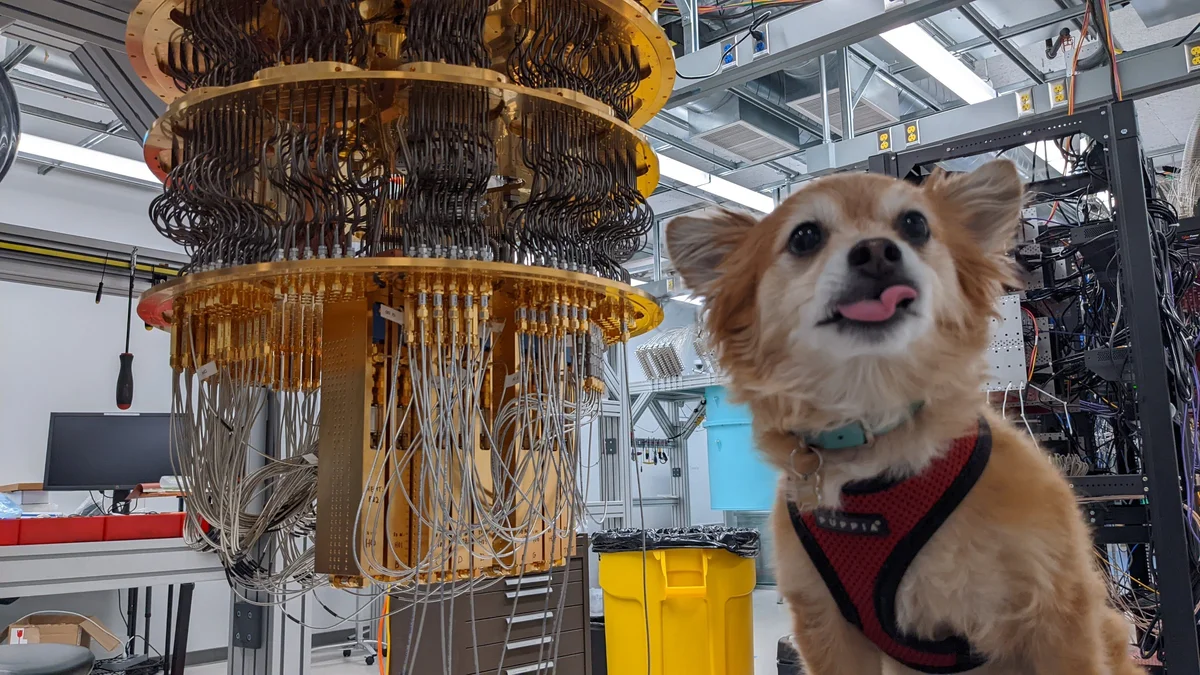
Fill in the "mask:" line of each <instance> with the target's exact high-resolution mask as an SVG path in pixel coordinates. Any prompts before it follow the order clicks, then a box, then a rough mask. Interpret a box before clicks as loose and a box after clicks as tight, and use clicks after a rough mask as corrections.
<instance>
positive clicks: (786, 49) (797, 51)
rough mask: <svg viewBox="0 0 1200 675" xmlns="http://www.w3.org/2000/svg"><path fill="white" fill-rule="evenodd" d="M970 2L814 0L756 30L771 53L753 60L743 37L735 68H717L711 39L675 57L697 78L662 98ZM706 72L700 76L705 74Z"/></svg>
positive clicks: (689, 93) (734, 80) (724, 83)
mask: <svg viewBox="0 0 1200 675" xmlns="http://www.w3.org/2000/svg"><path fill="white" fill-rule="evenodd" d="M969 1H970V0H909V2H907V3H905V4H904V5H902V6H900V7H898V8H896V9H892V10H889V11H885V10H884V8H883V3H882V2H880V0H837V1H836V2H818V3H815V4H813V5H809V6H807V7H801V8H800V9H797V10H793V11H791V12H788V13H787V14H784V15H782V16H780V17H779V18H778V19H773V20H771V21H767V22H766V23H765V24H763V26H762V28H761V29H760V30H763V31H765V32H766V33H767V35H768V37H769V41H770V44H771V52H770V53H769V54H766V55H764V56H759V57H758V58H754V45H753V40H743V41H742V42H741V44H740V45H738V46H737V47H736V48H735V50H734V51H735V52H736V55H737V64H738V65H736V66H729V67H725V68H722V67H721V56H722V53H723V52H724V50H725V46H724V45H722V43H720V42H718V43H714V44H711V45H708V46H707V47H705V48H703V49H701V50H699V51H695V52H692V53H691V54H687V55H685V56H683V57H681V58H679V59H678V60H677V61H676V71H677V72H679V73H682V74H684V75H692V76H702V77H703V79H699V80H696V79H685V78H684V77H680V78H677V79H676V80H675V92H674V94H672V95H671V98H670V100H669V101H668V102H667V107H674V106H679V105H683V104H685V103H690V102H692V101H696V100H699V99H701V98H704V97H705V96H708V95H710V94H712V93H715V92H718V91H723V90H727V89H729V88H730V87H733V86H736V85H739V84H742V83H744V82H748V81H750V80H753V79H756V78H759V77H762V76H763V75H766V74H768V73H773V72H775V71H778V70H780V69H782V68H787V67H789V66H791V65H794V64H796V63H799V62H802V61H807V60H809V59H812V58H815V57H818V56H820V55H821V54H826V53H829V52H833V51H836V50H838V49H840V48H842V47H846V46H849V45H853V44H857V43H859V42H862V41H863V40H866V39H867V38H872V37H876V36H878V35H879V34H880V33H881V32H883V31H887V30H891V29H892V28H897V27H899V26H903V25H905V24H909V23H912V22H914V21H919V20H921V19H927V18H929V17H931V16H934V15H937V14H940V13H942V12H945V11H947V10H950V9H955V8H957V7H961V6H963V5H965V4H967V2H969ZM708 73H712V74H711V75H707V76H704V75H705V74H708Z"/></svg>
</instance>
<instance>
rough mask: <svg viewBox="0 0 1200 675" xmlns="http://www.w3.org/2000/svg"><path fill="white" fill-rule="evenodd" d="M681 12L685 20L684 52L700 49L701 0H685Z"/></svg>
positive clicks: (688, 52)
mask: <svg viewBox="0 0 1200 675" xmlns="http://www.w3.org/2000/svg"><path fill="white" fill-rule="evenodd" d="M682 5H683V9H682V11H681V12H680V13H679V15H680V17H681V18H682V20H683V53H685V54H690V53H692V52H694V51H696V50H697V49H700V0H683V2H682Z"/></svg>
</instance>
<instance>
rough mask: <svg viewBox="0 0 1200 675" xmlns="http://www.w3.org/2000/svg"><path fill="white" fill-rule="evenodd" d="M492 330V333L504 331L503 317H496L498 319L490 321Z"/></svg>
mask: <svg viewBox="0 0 1200 675" xmlns="http://www.w3.org/2000/svg"><path fill="white" fill-rule="evenodd" d="M492 332H493V333H503V332H504V320H503V319H498V320H496V321H493V322H492Z"/></svg>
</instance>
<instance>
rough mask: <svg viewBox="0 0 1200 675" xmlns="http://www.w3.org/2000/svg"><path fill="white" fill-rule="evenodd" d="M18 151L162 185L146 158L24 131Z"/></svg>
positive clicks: (85, 168) (69, 164) (89, 169)
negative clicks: (122, 155)
mask: <svg viewBox="0 0 1200 675" xmlns="http://www.w3.org/2000/svg"><path fill="white" fill-rule="evenodd" d="M17 153H18V154H19V155H20V156H22V157H25V158H32V159H38V160H42V161H45V162H60V163H62V164H65V165H68V166H73V167H76V168H79V169H83V170H86V171H94V172H96V173H102V174H109V175H113V176H120V177H122V178H131V179H133V180H137V181H144V182H146V183H153V184H155V185H161V184H162V181H160V180H159V179H158V176H155V175H154V172H153V171H151V170H150V168H149V167H147V166H146V164H145V163H144V162H141V161H139V160H136V159H129V158H127V157H118V156H117V155H112V154H109V153H107V152H100V151H99V150H91V149H88V148H81V147H79V146H78V145H71V144H70V143H62V142H60V141H54V140H51V139H49V138H42V137H40V136H31V135H30V134H21V138H20V140H19V141H18V142H17Z"/></svg>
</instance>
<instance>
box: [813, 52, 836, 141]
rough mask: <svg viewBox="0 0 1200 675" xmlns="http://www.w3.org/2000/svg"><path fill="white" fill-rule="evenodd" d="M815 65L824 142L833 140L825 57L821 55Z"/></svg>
mask: <svg viewBox="0 0 1200 675" xmlns="http://www.w3.org/2000/svg"><path fill="white" fill-rule="evenodd" d="M817 63H818V64H819V67H820V69H821V133H822V134H823V135H824V137H825V142H826V143H829V142H830V141H832V140H833V125H832V124H830V122H829V81H828V80H829V77H828V76H827V75H826V74H825V55H824V54H822V55H821V57H820V58H819V59H817Z"/></svg>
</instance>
